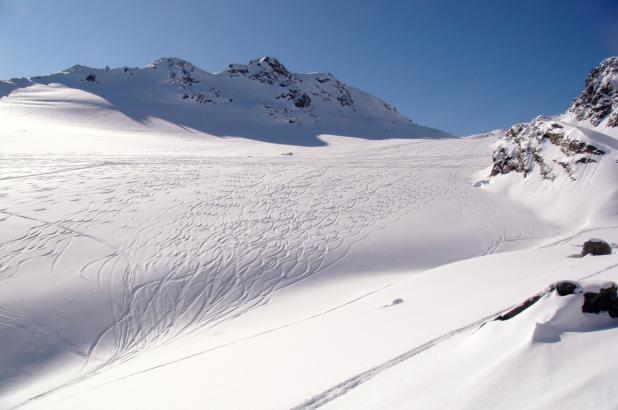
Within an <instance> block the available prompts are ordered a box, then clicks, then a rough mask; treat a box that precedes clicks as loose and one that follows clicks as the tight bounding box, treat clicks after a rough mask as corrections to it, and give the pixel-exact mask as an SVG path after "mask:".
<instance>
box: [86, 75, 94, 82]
mask: <svg viewBox="0 0 618 410" xmlns="http://www.w3.org/2000/svg"><path fill="white" fill-rule="evenodd" d="M86 81H88V82H91V83H94V82H95V81H97V76H96V75H94V74H88V76H87V77H86Z"/></svg>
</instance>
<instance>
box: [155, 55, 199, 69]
mask: <svg viewBox="0 0 618 410" xmlns="http://www.w3.org/2000/svg"><path fill="white" fill-rule="evenodd" d="M148 67H150V68H154V69H158V68H174V67H180V68H184V69H188V70H194V69H195V66H194V65H193V64H191V63H190V62H188V61H187V60H183V59H182V58H177V57H163V58H159V59H158V60H155V61H153V62H152V63H151V64H149V65H148Z"/></svg>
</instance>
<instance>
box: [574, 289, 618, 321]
mask: <svg viewBox="0 0 618 410" xmlns="http://www.w3.org/2000/svg"><path fill="white" fill-rule="evenodd" d="M617 290H618V288H617V287H616V284H615V283H613V282H612V283H610V284H609V286H607V287H605V288H601V289H600V290H599V292H586V293H584V304H583V305H582V312H584V313H596V314H599V313H601V312H607V313H609V316H610V317H613V318H618V292H617Z"/></svg>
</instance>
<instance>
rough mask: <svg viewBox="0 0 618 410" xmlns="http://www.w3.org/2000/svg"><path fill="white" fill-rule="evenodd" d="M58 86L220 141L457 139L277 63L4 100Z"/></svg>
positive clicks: (164, 64)
mask: <svg viewBox="0 0 618 410" xmlns="http://www.w3.org/2000/svg"><path fill="white" fill-rule="evenodd" d="M55 84H61V85H63V86H65V87H67V88H69V89H77V90H81V91H85V92H87V93H89V94H91V95H97V96H99V97H102V98H103V99H104V100H106V101H108V102H109V103H111V105H112V106H113V108H114V109H117V110H118V111H120V112H122V113H123V114H125V115H126V116H128V117H130V118H132V119H134V120H136V121H138V122H141V123H145V122H147V121H148V119H149V118H160V119H163V120H164V121H165V122H168V123H172V124H175V125H178V126H180V127H183V128H185V129H192V130H197V131H200V132H204V133H206V134H212V135H217V136H241V137H248V138H251V137H252V135H251V134H252V133H254V134H259V136H258V138H257V139H265V140H267V141H270V142H287V143H290V142H292V143H299V144H302V145H307V144H317V145H319V143H318V142H316V141H315V137H316V136H318V135H321V134H332V135H344V136H353V137H361V138H370V139H388V138H451V137H453V135H451V134H449V133H447V132H444V131H440V130H436V129H433V128H429V127H423V126H421V125H419V124H416V123H414V122H413V121H411V120H410V119H408V118H406V117H404V116H403V115H401V114H400V113H399V112H398V111H397V110H396V108H395V107H394V106H392V105H391V104H389V103H387V102H386V101H384V100H382V99H380V98H378V97H376V96H373V95H371V94H368V93H366V92H364V91H362V90H359V89H357V88H355V87H352V86H349V85H347V84H345V83H343V82H341V81H340V80H338V79H337V78H336V77H335V76H334V75H332V74H330V73H326V72H317V73H308V74H303V73H293V72H291V71H289V70H288V69H287V68H286V67H285V66H284V65H283V64H282V63H281V62H280V61H279V60H278V59H276V58H274V57H270V56H265V57H261V58H258V59H254V60H251V61H249V62H248V63H247V64H230V65H229V66H228V67H227V68H226V69H225V70H222V71H221V72H219V73H214V74H213V73H209V72H207V71H205V70H202V69H200V68H198V67H197V66H195V65H194V64H192V63H190V62H189V61H186V60H183V59H180V58H175V57H167V58H160V59H157V60H155V61H154V62H152V63H151V64H149V65H147V66H145V67H142V68H136V67H126V66H125V67H119V68H109V67H105V68H92V67H87V66H84V65H74V66H72V67H69V68H67V69H65V70H63V71H61V72H59V73H55V74H50V75H47V76H36V77H30V78H27V79H26V78H22V79H13V80H10V81H8V82H7V81H5V82H1V83H0V97H2V96H5V97H8V98H9V99H11V97H12V93H13V92H14V91H16V90H17V89H20V90H23V89H28V88H29V87H31V86H35V85H37V86H52V85H55ZM138 100H139V101H138ZM144 100H149V101H150V102H152V104H151V103H144ZM162 104H168V105H166V106H162ZM169 104H174V105H175V107H174V108H170V107H169ZM196 107H200V108H196ZM224 121H225V123H224ZM298 134H304V135H301V136H300V137H299V135H298Z"/></svg>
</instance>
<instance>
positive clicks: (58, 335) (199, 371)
mask: <svg viewBox="0 0 618 410" xmlns="http://www.w3.org/2000/svg"><path fill="white" fill-rule="evenodd" d="M603 72H605V71H603ZM595 84H596V83H595ZM593 88H594V87H593ZM601 88H603V87H601ZM0 93H1V94H0V95H3V97H2V98H0V124H2V127H1V128H0V143H1V146H2V149H1V150H0V346H2V349H0V408H41V409H54V408H56V409H73V408H75V409H109V408H118V409H135V408H139V409H141V408H147V409H169V408H187V409H194V408H196V409H200V408H212V409H289V408H299V409H301V408H304V409H311V408H317V407H320V406H324V408H351V409H363V408H365V409H376V408H389V409H390V408H432V409H433V408H444V409H451V408H465V407H468V408H475V409H478V408H481V409H484V408H485V409H495V408H518V409H519V408H534V407H537V408H552V407H556V406H555V405H556V404H557V403H559V404H560V407H561V408H572V409H576V408H577V409H580V408H582V407H584V408H585V407H586V406H587V405H588V404H590V403H592V404H590V406H591V408H601V409H612V408H615V405H616V401H615V400H614V399H613V398H615V397H616V395H617V394H618V392H617V390H616V387H615V383H614V382H613V380H614V378H615V376H616V371H615V368H614V366H613V360H612V358H613V357H615V355H616V350H615V346H616V343H615V341H616V336H617V335H616V320H618V319H615V318H612V317H610V316H609V313H608V312H600V313H599V314H598V315H595V314H591V313H583V312H580V311H578V309H579V308H580V307H581V306H582V300H581V299H582V298H584V299H585V298H586V296H585V295H584V294H583V293H579V291H580V290H581V291H582V292H583V291H584V290H585V291H590V290H594V289H593V288H592V287H594V286H595V283H596V285H599V286H597V288H600V287H601V285H603V286H604V283H605V282H607V281H613V282H616V281H617V280H618V254H616V251H615V248H616V246H614V247H613V248H612V249H613V253H611V254H609V255H603V256H592V255H588V256H585V257H579V253H580V251H581V246H582V244H583V242H584V241H585V240H587V239H589V237H590V236H595V237H600V238H602V239H605V240H607V241H608V242H609V243H610V244H613V243H617V242H618V228H616V227H617V226H618V215H617V214H616V212H615V210H616V209H617V207H616V197H615V188H614V186H615V175H616V174H615V168H614V167H615V166H616V164H615V152H616V151H615V145H614V144H615V143H614V141H615V135H614V134H612V133H613V131H612V130H613V128H611V127H607V126H606V122H604V121H605V120H603V121H601V122H600V123H599V125H597V126H593V125H591V124H590V123H589V121H590V120H589V119H584V120H579V119H576V118H574V117H573V115H574V114H573V113H567V114H565V115H563V116H559V117H556V118H551V119H548V118H542V119H538V120H535V121H534V122H533V123H531V124H527V125H522V126H521V127H519V128H517V129H515V128H514V129H513V130H511V131H509V133H508V134H509V135H508V136H507V137H504V138H501V135H503V134H504V133H500V132H498V133H490V134H487V135H479V136H474V137H469V138H435V137H441V136H445V134H443V133H440V132H438V131H435V130H428V129H425V128H422V127H419V126H417V125H415V124H412V123H410V122H409V121H408V120H406V119H405V118H403V117H401V116H400V115H399V114H397V113H396V112H395V111H394V110H393V109H392V107H390V106H388V105H387V104H386V105H385V104H384V103H382V102H381V101H380V100H379V99H377V98H375V97H371V96H368V95H367V94H364V93H362V92H360V91H358V90H355V89H353V88H351V87H348V86H345V85H343V84H342V83H340V82H338V81H337V80H336V79H334V78H333V77H332V76H330V75H326V74H293V73H290V72H288V71H287V70H286V69H285V68H284V67H283V66H282V65H281V64H280V63H278V62H277V61H276V60H274V59H272V58H265V59H260V60H256V61H253V62H251V63H249V64H248V65H233V66H231V67H230V68H229V69H228V70H226V71H224V72H222V73H219V74H209V73H205V72H203V71H201V70H199V69H197V68H195V67H193V66H192V65H190V64H189V63H187V62H183V61H180V60H176V59H164V60H159V61H158V62H155V63H154V64H153V65H151V66H149V67H146V68H143V69H133V68H127V69H124V68H121V69H110V70H107V69H103V70H94V69H89V68H85V67H73V68H72V69H70V70H67V71H66V72H63V73H58V74H54V75H52V76H48V77H40V78H33V79H21V80H12V81H10V82H4V83H0ZM230 100H231V101H230ZM290 121H292V122H290ZM587 121H588V122H587ZM387 129H388V132H386V130H387ZM333 134H335V135H333ZM221 137H226V138H221ZM359 137H361V138H359ZM389 137H406V138H405V139H401V138H389ZM407 137H414V138H407ZM416 137H431V138H416ZM498 140H500V141H498ZM271 142H276V143H274V144H273V143H271ZM495 144H498V146H497V147H496V145H495ZM582 144H583V145H582ZM496 148H497V151H496ZM601 151H602V152H601ZM496 152H499V153H501V154H500V155H501V156H497V154H496ZM492 154H493V157H492ZM539 158H540V159H539ZM561 162H562V163H564V164H566V165H563V164H561ZM497 166H499V167H498V168H497ZM492 170H494V171H493V174H494V175H493V176H490V174H492ZM510 171H512V172H510ZM518 171H520V172H518ZM524 174H525V176H524ZM479 179H481V181H479ZM502 190H504V191H507V192H508V195H504V194H503V193H502V192H501V191H502ZM563 280H573V281H578V283H579V284H580V288H577V289H578V292H576V293H575V294H571V295H567V296H558V295H556V292H554V291H548V292H546V294H544V295H542V297H540V298H539V299H538V300H537V303H535V304H534V305H532V306H531V307H529V308H528V309H526V310H524V311H523V313H521V314H519V315H517V316H515V317H513V318H512V319H509V320H505V321H494V319H495V318H496V317H497V316H498V315H500V314H503V313H505V312H508V311H510V310H511V309H512V308H513V306H517V305H518V304H519V303H521V302H522V301H524V300H526V298H528V297H530V296H532V295H535V294H536V293H537V292H539V291H540V290H541V289H544V288H546V287H547V285H549V284H551V283H554V282H556V281H563ZM597 290H598V289H597ZM539 329H540V330H539ZM541 336H542V337H541ZM565 356H566V357H569V361H568V362H566V361H565V360H564V359H563V358H564V357H565ZM590 363H600V364H598V365H595V366H588V364H590ZM554 381H556V382H555V383H554Z"/></svg>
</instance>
